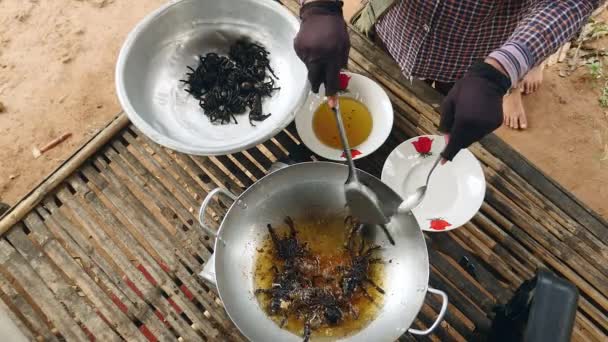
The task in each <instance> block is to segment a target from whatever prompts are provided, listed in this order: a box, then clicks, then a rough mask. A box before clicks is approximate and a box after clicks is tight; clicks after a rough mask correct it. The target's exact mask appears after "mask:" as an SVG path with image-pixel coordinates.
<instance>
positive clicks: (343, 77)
mask: <svg viewBox="0 0 608 342" xmlns="http://www.w3.org/2000/svg"><path fill="white" fill-rule="evenodd" d="M350 78H351V77H350V76H348V75H347V74H344V73H340V77H339V81H340V90H346V88H348V83H349V82H350Z"/></svg>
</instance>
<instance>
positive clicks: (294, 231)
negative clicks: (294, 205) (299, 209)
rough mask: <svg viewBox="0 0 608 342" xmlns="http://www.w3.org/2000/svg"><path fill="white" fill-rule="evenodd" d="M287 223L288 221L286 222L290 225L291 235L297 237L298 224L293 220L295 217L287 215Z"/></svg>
mask: <svg viewBox="0 0 608 342" xmlns="http://www.w3.org/2000/svg"><path fill="white" fill-rule="evenodd" d="M285 223H286V224H287V225H288V226H289V232H290V234H291V237H292V238H295V237H296V234H297V232H296V225H295V223H294V222H293V219H292V218H291V217H289V216H287V217H286V218H285Z"/></svg>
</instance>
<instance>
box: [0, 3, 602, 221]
mask: <svg viewBox="0 0 608 342" xmlns="http://www.w3.org/2000/svg"><path fill="white" fill-rule="evenodd" d="M164 2H165V1H163V0H0V27H2V30H0V103H2V104H3V105H4V107H5V109H4V112H2V110H0V112H2V113H0V201H4V202H7V203H9V204H14V203H15V202H16V201H17V200H18V199H19V198H21V197H22V196H24V195H25V194H26V193H27V192H28V191H29V190H30V189H31V188H32V187H34V186H35V185H36V184H38V183H39V182H40V180H41V179H42V178H43V177H44V176H46V175H47V174H48V173H49V172H51V171H52V170H53V169H54V168H55V167H57V165H58V164H59V163H60V162H62V161H63V160H64V159H65V158H68V157H69V156H70V155H71V154H72V153H73V151H74V149H75V148H76V147H77V146H79V145H80V144H81V143H82V142H83V141H85V140H86V139H87V138H88V137H90V136H91V135H92V134H94V133H95V132H96V131H97V130H99V129H100V128H101V127H103V126H104V124H105V123H106V122H107V121H108V120H109V119H110V118H111V117H113V116H114V115H115V114H116V113H117V112H118V111H119V110H120V106H119V104H118V101H117V99H116V96H115V93H114V64H115V61H116V57H117V54H118V50H119V49H120V46H121V44H122V42H123V40H124V38H125V36H126V34H127V33H128V32H129V31H130V30H131V28H132V27H133V26H134V25H135V24H136V23H137V21H138V20H140V19H141V18H142V17H144V16H145V15H146V14H147V13H149V12H150V11H151V10H153V9H154V8H156V7H158V6H159V5H161V4H162V3H164ZM358 2H359V0H350V1H347V5H346V8H345V13H346V15H347V16H350V15H351V14H352V13H353V12H354V10H355V8H356V6H357V3H358ZM545 79H546V82H545V84H544V85H543V87H542V89H541V90H540V91H539V92H538V93H537V94H535V95H534V96H531V97H528V98H526V105H527V108H528V112H529V116H530V126H531V127H530V129H529V130H528V131H526V132H512V131H509V130H506V129H505V130H500V131H499V135H500V136H501V137H503V138H505V139H506V140H507V141H508V142H509V143H511V144H512V145H513V146H514V147H515V148H516V149H517V150H519V151H520V152H521V153H523V154H524V155H525V156H526V157H527V158H528V159H530V160H531V161H533V162H534V163H536V164H537V165H539V167H540V168H541V169H542V170H543V171H545V172H546V173H548V174H549V175H550V176H552V177H554V178H555V179H557V180H558V181H559V182H560V183H561V184H562V185H564V186H565V187H566V188H568V189H570V190H571V191H573V192H574V193H575V194H576V195H577V196H579V198H581V199H582V200H583V201H584V202H585V203H587V204H588V205H589V206H591V207H592V208H593V209H595V210H597V211H598V212H599V213H600V214H602V215H603V216H604V217H608V158H606V159H607V160H603V161H602V160H601V159H602V158H603V157H606V156H605V155H604V154H603V153H604V152H605V151H604V147H605V146H606V144H608V117H607V116H606V114H605V112H604V110H603V109H602V108H600V107H599V105H598V103H597V96H598V92H599V85H597V84H595V83H594V82H592V81H591V80H590V79H589V77H588V76H587V74H586V73H585V71H584V70H581V71H579V72H577V74H575V75H573V76H571V77H569V78H561V77H559V76H558V75H557V70H556V69H555V68H553V69H550V70H548V71H547V72H546V73H545ZM0 107H1V106H0ZM66 132H71V133H72V134H73V136H72V137H71V138H70V139H69V140H68V141H66V142H64V143H63V144H61V145H60V146H59V147H57V148H55V149H53V150H51V151H50V152H49V153H47V154H45V155H43V156H42V157H40V158H39V159H34V158H33V157H32V153H31V149H32V147H33V146H40V145H43V144H44V143H46V142H48V141H49V140H51V139H53V138H55V137H57V136H59V135H61V134H63V133H66Z"/></svg>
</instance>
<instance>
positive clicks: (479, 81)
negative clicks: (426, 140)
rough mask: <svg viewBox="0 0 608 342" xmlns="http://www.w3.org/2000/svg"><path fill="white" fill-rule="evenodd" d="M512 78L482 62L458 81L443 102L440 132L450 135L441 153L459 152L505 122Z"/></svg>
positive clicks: (449, 156) (448, 156) (445, 155)
mask: <svg viewBox="0 0 608 342" xmlns="http://www.w3.org/2000/svg"><path fill="white" fill-rule="evenodd" d="M510 87H511V80H510V79H509V77H507V76H506V75H505V74H504V73H502V72H500V71H499V70H498V69H497V68H496V67H494V66H492V65H490V64H488V63H486V62H479V63H476V64H474V65H473V66H471V68H470V69H469V71H468V72H467V74H466V75H465V76H464V77H463V78H461V79H460V80H458V81H457V82H456V84H455V85H454V87H453V88H452V89H451V90H450V92H449V93H448V95H447V96H446V97H445V99H444V101H443V103H442V105H441V121H440V123H439V131H440V132H442V133H445V134H448V135H449V139H448V144H447V146H446V148H445V150H444V151H443V152H442V153H441V156H442V157H443V158H444V159H446V160H449V161H451V160H452V159H454V157H455V156H456V154H458V152H459V151H460V150H461V149H463V148H467V147H469V146H470V145H471V144H473V143H474V142H476V141H479V140H481V139H482V138H483V137H484V136H486V135H487V134H489V133H491V132H493V131H494V130H496V129H497V128H498V127H500V125H501V124H502V122H503V112H502V99H503V96H504V95H505V94H506V93H507V90H509V88H510Z"/></svg>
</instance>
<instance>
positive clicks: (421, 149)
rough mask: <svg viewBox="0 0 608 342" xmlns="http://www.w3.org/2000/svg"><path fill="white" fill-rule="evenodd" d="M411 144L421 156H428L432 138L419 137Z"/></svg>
mask: <svg viewBox="0 0 608 342" xmlns="http://www.w3.org/2000/svg"><path fill="white" fill-rule="evenodd" d="M412 145H414V148H415V149H416V152H418V153H420V155H421V156H423V157H428V156H430V155H431V154H432V153H431V147H433V139H431V138H428V137H420V138H418V140H417V141H413V142H412Z"/></svg>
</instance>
